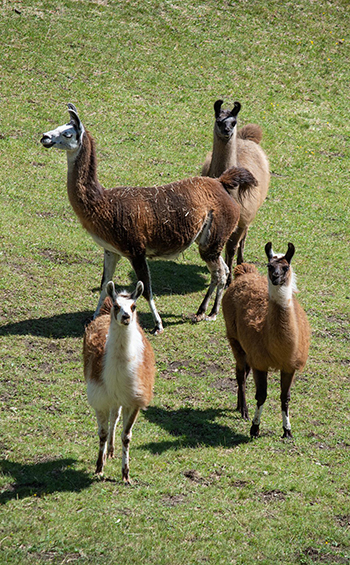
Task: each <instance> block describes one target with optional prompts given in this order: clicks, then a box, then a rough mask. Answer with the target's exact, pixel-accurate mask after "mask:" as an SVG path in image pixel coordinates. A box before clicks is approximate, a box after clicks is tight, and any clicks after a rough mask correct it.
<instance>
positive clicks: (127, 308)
mask: <svg viewBox="0 0 350 565" xmlns="http://www.w3.org/2000/svg"><path fill="white" fill-rule="evenodd" d="M116 304H117V306H119V310H118V308H116V307H114V318H115V320H116V321H117V323H118V324H120V325H122V326H128V325H130V324H131V322H132V321H133V319H134V316H135V302H134V300H131V299H130V298H126V297H125V296H120V295H119V296H118V297H117V300H116Z"/></svg>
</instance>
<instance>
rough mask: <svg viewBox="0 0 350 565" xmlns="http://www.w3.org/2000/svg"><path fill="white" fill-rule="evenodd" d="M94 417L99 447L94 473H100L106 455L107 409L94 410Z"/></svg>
mask: <svg viewBox="0 0 350 565" xmlns="http://www.w3.org/2000/svg"><path fill="white" fill-rule="evenodd" d="M95 412H96V418H97V424H98V437H99V438H100V447H99V451H98V458H97V462H96V469H95V473H96V474H97V475H102V473H103V467H104V465H105V463H106V457H107V449H106V445H107V435H108V417H109V411H108V410H107V411H101V410H96V411H95Z"/></svg>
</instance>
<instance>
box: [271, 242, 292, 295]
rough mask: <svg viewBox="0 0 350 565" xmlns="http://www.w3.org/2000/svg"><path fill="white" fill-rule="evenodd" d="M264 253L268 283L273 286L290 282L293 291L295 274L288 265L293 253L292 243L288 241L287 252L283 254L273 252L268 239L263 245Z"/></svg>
mask: <svg viewBox="0 0 350 565" xmlns="http://www.w3.org/2000/svg"><path fill="white" fill-rule="evenodd" d="M265 253H266V255H267V258H268V260H269V262H268V264H267V268H268V278H269V283H270V282H271V283H272V285H273V286H289V285H290V284H292V285H293V287H294V288H293V290H294V291H295V290H296V286H295V276H294V274H293V270H292V268H291V265H290V262H291V260H292V257H293V255H294V253H295V247H294V245H293V243H288V250H287V253H285V255H283V254H276V253H274V252H273V249H272V243H271V242H270V241H269V242H268V243H267V244H266V245H265Z"/></svg>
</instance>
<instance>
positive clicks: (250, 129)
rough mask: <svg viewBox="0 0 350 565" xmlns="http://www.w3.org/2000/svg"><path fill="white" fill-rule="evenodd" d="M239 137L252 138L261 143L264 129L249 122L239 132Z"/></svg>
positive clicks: (251, 139)
mask: <svg viewBox="0 0 350 565" xmlns="http://www.w3.org/2000/svg"><path fill="white" fill-rule="evenodd" d="M237 137H240V138H241V139H250V141H254V143H258V144H259V143H260V142H261V140H262V137H263V133H262V129H261V127H260V126H258V124H247V125H245V126H243V127H242V128H241V129H239V130H238V132H237Z"/></svg>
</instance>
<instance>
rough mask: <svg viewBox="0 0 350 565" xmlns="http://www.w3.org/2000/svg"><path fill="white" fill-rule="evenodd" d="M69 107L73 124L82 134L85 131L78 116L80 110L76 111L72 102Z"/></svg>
mask: <svg viewBox="0 0 350 565" xmlns="http://www.w3.org/2000/svg"><path fill="white" fill-rule="evenodd" d="M67 106H68V112H69V115H70V119H71V120H72V122H73V124H74V125H75V127H76V128H77V130H78V132H79V133H80V132H81V131H82V130H83V124H82V123H81V121H80V118H79V116H78V110H77V109H76V107H75V106H74V104H71V102H68V104H67Z"/></svg>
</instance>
